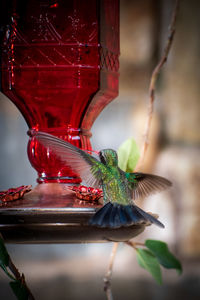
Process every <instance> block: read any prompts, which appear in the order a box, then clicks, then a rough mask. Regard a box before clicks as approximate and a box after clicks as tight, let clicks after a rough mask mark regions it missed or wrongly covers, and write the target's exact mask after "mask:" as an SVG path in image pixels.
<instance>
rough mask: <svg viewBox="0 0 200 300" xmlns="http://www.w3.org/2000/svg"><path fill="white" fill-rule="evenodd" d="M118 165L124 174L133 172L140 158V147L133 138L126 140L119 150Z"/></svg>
mask: <svg viewBox="0 0 200 300" xmlns="http://www.w3.org/2000/svg"><path fill="white" fill-rule="evenodd" d="M117 153H118V165H119V167H120V169H122V170H123V171H124V172H133V170H134V169H135V166H136V164H137V162H138V159H139V157H140V154H139V149H138V146H137V144H136V142H135V140H134V139H133V138H130V139H128V140H126V141H125V142H124V143H123V144H122V145H121V146H120V147H119V149H118V151H117Z"/></svg>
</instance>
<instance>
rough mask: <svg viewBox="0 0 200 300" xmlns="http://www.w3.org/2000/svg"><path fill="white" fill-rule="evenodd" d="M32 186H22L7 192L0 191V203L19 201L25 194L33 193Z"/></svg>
mask: <svg viewBox="0 0 200 300" xmlns="http://www.w3.org/2000/svg"><path fill="white" fill-rule="evenodd" d="M31 187H32V186H31V185H21V186H19V187H17V188H10V189H8V190H6V191H0V201H1V202H10V201H14V200H18V199H20V198H22V197H23V196H24V194H25V193H27V192H30V191H31Z"/></svg>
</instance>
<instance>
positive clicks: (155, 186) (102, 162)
mask: <svg viewBox="0 0 200 300" xmlns="http://www.w3.org/2000/svg"><path fill="white" fill-rule="evenodd" d="M32 136H34V137H35V138H36V139H37V140H38V141H39V142H40V143H41V144H43V145H44V146H45V147H47V148H49V149H50V150H52V151H53V152H54V153H55V154H56V155H57V156H58V157H59V159H60V160H61V161H62V162H63V163H65V164H66V165H67V166H70V167H71V169H72V170H73V171H74V172H75V173H76V174H78V175H79V176H80V178H81V179H82V181H84V183H85V184H86V185H87V186H90V187H95V188H102V190H103V201H104V205H103V207H102V208H100V209H99V210H98V211H97V212H96V213H95V214H94V216H93V217H92V218H91V219H90V220H89V224H90V225H93V226H97V227H108V228H120V227H122V226H130V225H133V224H139V223H142V222H144V221H149V222H151V223H154V224H156V225H158V226H160V227H164V225H163V224H162V223H161V222H160V221H158V220H157V219H156V218H154V217H153V216H152V215H150V214H148V213H146V212H145V211H144V210H142V209H141V208H139V207H138V206H136V205H135V204H134V200H136V199H138V198H140V197H144V196H148V195H150V194H152V193H154V192H156V191H161V190H164V189H166V188H167V187H169V186H171V182H170V181H169V180H167V179H165V178H163V177H160V176H157V175H152V174H145V173H140V172H136V173H127V172H124V171H122V170H121V169H120V168H119V167H118V157H117V152H116V151H114V150H112V149H104V150H101V151H100V152H99V160H98V159H96V158H95V157H94V156H92V155H90V154H88V153H86V152H85V151H83V150H81V149H79V148H77V147H76V146H74V145H72V144H70V143H68V142H66V141H64V140H62V139H59V138H57V137H55V136H53V135H51V134H47V133H45V132H40V131H35V132H34V133H32Z"/></svg>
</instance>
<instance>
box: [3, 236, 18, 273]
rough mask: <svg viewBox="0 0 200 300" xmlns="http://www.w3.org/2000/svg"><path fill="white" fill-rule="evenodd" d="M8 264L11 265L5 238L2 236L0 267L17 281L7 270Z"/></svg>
mask: <svg viewBox="0 0 200 300" xmlns="http://www.w3.org/2000/svg"><path fill="white" fill-rule="evenodd" d="M8 264H9V254H8V252H7V249H6V247H5V245H4V241H3V238H2V237H1V235H0V267H1V268H2V269H3V271H4V272H5V273H6V274H7V275H8V276H9V277H10V278H11V279H15V278H14V277H13V276H12V275H11V274H10V273H9V272H8V270H7V266H8Z"/></svg>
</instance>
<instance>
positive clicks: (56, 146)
mask: <svg viewBox="0 0 200 300" xmlns="http://www.w3.org/2000/svg"><path fill="white" fill-rule="evenodd" d="M33 136H34V138H35V139H37V140H38V141H39V142H40V143H41V144H42V145H43V146H45V147H46V148H49V149H50V150H51V151H53V152H54V153H55V155H56V156H57V157H58V158H59V159H60V160H61V161H62V162H63V163H64V164H66V166H69V167H70V168H71V169H72V170H73V171H74V172H75V173H76V174H77V175H79V176H80V178H81V179H82V180H83V181H84V182H85V183H86V184H87V185H88V186H92V187H97V188H98V187H99V186H100V181H101V179H102V177H103V172H104V171H105V170H104V169H106V166H104V165H103V164H102V163H101V162H100V161H98V160H97V159H96V158H95V157H93V156H91V155H90V154H88V153H86V152H84V151H83V150H81V149H79V148H77V147H76V146H74V145H72V144H70V143H68V142H66V141H63V140H62V139H59V138H57V137H55V136H53V135H51V134H48V133H45V132H41V131H36V132H34V133H33Z"/></svg>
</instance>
